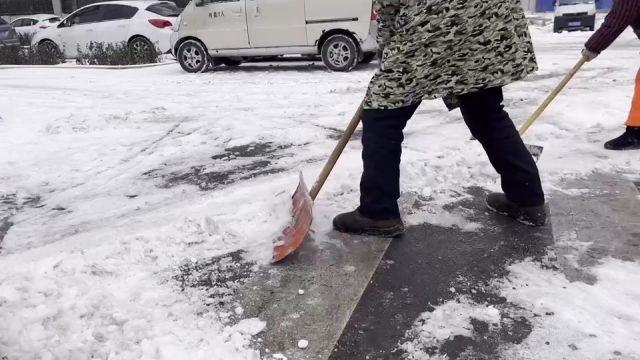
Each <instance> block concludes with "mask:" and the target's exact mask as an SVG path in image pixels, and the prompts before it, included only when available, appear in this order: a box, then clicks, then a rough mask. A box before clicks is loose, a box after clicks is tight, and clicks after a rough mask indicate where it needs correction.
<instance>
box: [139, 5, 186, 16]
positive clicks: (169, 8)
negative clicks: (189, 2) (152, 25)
mask: <svg viewBox="0 0 640 360" xmlns="http://www.w3.org/2000/svg"><path fill="white" fill-rule="evenodd" d="M147 11H151V12H152V13H154V14H157V15H160V16H164V17H178V16H180V13H181V12H182V10H180V8H178V7H177V6H176V4H174V3H158V4H153V5H151V6H149V7H148V8H147Z"/></svg>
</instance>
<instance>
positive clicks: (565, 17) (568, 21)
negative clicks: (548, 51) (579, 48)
mask: <svg viewBox="0 0 640 360" xmlns="http://www.w3.org/2000/svg"><path fill="white" fill-rule="evenodd" d="M595 27H596V2H595V1H594V0H558V1H557V2H556V12H555V16H554V19H553V32H556V33H559V32H562V31H563V30H567V31H575V30H589V31H593V30H594V29H595Z"/></svg>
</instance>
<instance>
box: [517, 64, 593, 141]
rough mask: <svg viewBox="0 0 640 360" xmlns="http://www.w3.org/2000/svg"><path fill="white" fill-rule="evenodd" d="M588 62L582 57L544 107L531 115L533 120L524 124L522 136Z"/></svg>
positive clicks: (541, 106)
mask: <svg viewBox="0 0 640 360" xmlns="http://www.w3.org/2000/svg"><path fill="white" fill-rule="evenodd" d="M586 62H587V58H585V57H582V58H581V59H580V61H578V63H577V64H576V65H575V66H574V67H573V69H571V71H570V72H569V73H568V74H567V76H565V77H564V79H562V81H561V82H560V84H558V86H556V88H555V89H554V90H553V92H552V93H551V94H549V96H548V97H547V99H546V100H545V101H544V102H543V103H542V105H540V107H539V108H538V110H536V112H535V113H533V115H531V118H529V120H527V122H526V123H524V125H522V127H521V128H520V135H521V136H522V135H524V133H526V132H527V130H529V128H530V127H531V125H533V123H534V122H536V120H538V118H540V115H542V113H543V112H544V111H545V110H546V109H547V108H548V107H549V105H551V103H552V102H553V100H555V98H556V97H557V96H558V94H560V92H561V91H562V90H563V89H564V88H565V86H567V84H568V83H569V81H571V79H573V77H574V76H575V75H576V73H577V72H578V70H580V68H581V67H582V65H584V64H585V63H586Z"/></svg>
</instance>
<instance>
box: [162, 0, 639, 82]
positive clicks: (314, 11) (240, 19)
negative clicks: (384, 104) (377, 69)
mask: <svg viewBox="0 0 640 360" xmlns="http://www.w3.org/2000/svg"><path fill="white" fill-rule="evenodd" d="M639 1H640V0H639ZM372 7H373V2H372V1H371V0H193V1H191V2H190V3H189V5H187V7H186V8H185V9H184V11H183V12H182V15H180V18H179V19H178V23H177V25H176V26H175V32H174V34H173V35H172V37H171V44H172V49H171V50H172V52H173V53H174V55H176V58H177V59H178V61H179V62H180V65H181V66H182V68H183V69H184V70H185V71H187V72H200V71H205V70H206V69H207V68H208V67H209V65H210V64H211V63H212V62H222V63H225V64H226V65H235V64H238V63H239V62H240V60H242V59H244V58H252V57H265V56H279V55H290V54H302V55H308V56H312V55H320V56H321V58H322V61H323V62H324V64H325V65H326V66H327V67H328V68H329V69H331V70H333V71H350V70H351V69H353V68H354V67H355V66H356V65H357V64H358V63H360V62H369V61H371V60H373V58H374V57H375V55H376V52H377V50H378V46H377V44H376V40H375V39H376V34H377V22H376V13H375V12H374V11H373V9H372ZM212 60H213V61H212Z"/></svg>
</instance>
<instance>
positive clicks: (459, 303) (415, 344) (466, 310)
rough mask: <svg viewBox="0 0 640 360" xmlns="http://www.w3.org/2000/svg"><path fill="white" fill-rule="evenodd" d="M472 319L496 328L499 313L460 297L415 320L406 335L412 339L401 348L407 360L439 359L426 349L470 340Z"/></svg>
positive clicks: (492, 308)
mask: <svg viewBox="0 0 640 360" xmlns="http://www.w3.org/2000/svg"><path fill="white" fill-rule="evenodd" d="M472 319H474V320H479V321H482V322H484V323H486V324H489V326H492V327H498V326H500V311H499V310H498V309H496V308H495V307H493V306H485V305H479V304H476V303H474V302H473V301H472V300H470V299H469V298H467V297H464V296H463V297H460V298H458V299H456V300H451V301H447V302H446V303H444V304H442V305H440V306H438V307H437V308H435V309H434V310H433V311H432V312H425V313H424V314H422V315H421V316H420V318H418V320H417V321H416V324H415V325H414V329H413V330H412V331H411V333H410V335H409V336H410V337H411V338H413V340H412V341H410V342H406V343H404V344H402V346H401V349H402V350H404V351H406V352H407V353H408V354H409V359H411V360H429V359H440V358H441V357H440V356H439V355H433V354H429V353H427V351H426V350H428V349H437V348H439V347H440V346H441V345H442V344H443V343H444V342H445V341H446V340H452V339H453V338H454V337H456V336H465V337H469V338H470V337H472V335H473V326H472V325H471V320H472Z"/></svg>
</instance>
